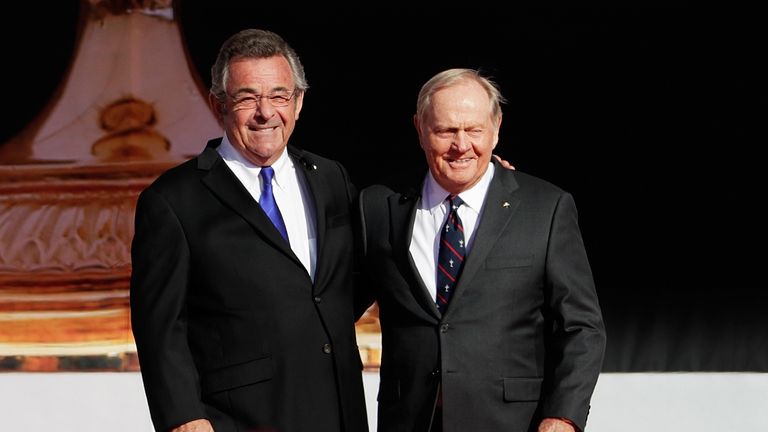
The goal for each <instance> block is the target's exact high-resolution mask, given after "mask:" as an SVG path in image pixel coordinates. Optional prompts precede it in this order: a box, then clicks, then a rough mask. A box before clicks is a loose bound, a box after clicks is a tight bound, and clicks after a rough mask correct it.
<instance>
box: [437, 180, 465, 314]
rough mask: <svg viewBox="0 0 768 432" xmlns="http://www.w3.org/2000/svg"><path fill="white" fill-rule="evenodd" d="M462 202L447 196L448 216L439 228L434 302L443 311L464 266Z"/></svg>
mask: <svg viewBox="0 0 768 432" xmlns="http://www.w3.org/2000/svg"><path fill="white" fill-rule="evenodd" d="M462 204H464V201H462V199H461V198H459V197H458V195H455V196H449V197H448V218H447V219H446V221H445V225H443V228H442V229H441V230H440V248H439V251H438V253H437V296H436V299H435V303H436V304H437V309H438V310H439V311H440V313H445V310H446V308H447V307H448V302H449V301H450V300H451V295H453V289H454V287H455V286H456V282H458V280H459V276H460V275H461V269H462V268H463V267H464V256H465V255H466V249H465V244H464V226H463V225H462V223H461V219H460V218H459V212H458V210H459V207H461V205H462Z"/></svg>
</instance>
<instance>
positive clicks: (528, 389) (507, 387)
mask: <svg viewBox="0 0 768 432" xmlns="http://www.w3.org/2000/svg"><path fill="white" fill-rule="evenodd" d="M541 381H542V378H504V402H532V401H537V400H539V399H540V398H541Z"/></svg>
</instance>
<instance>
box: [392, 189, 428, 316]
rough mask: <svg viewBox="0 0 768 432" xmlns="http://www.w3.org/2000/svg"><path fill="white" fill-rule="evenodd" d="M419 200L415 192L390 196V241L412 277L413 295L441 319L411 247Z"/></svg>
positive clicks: (405, 272)
mask: <svg viewBox="0 0 768 432" xmlns="http://www.w3.org/2000/svg"><path fill="white" fill-rule="evenodd" d="M418 202H419V199H418V195H417V194H416V193H415V192H409V193H405V194H402V195H392V196H390V197H389V211H390V215H389V216H390V221H392V223H391V225H390V230H391V231H390V233H389V235H390V241H391V243H392V251H393V254H395V259H396V261H397V262H398V265H400V266H403V268H405V269H407V271H404V272H403V274H404V275H406V277H407V278H409V279H410V281H409V283H408V286H410V287H411V290H412V294H413V297H414V298H415V299H416V301H417V302H418V303H419V305H420V306H421V307H422V308H423V309H424V310H425V311H426V312H427V313H428V314H430V315H432V316H433V317H435V318H437V319H439V318H440V312H439V311H438V310H437V306H436V305H435V302H434V300H433V299H432V297H431V296H430V294H429V290H428V289H427V287H426V286H425V285H424V281H423V280H422V279H421V275H420V274H419V272H418V270H417V269H416V264H415V263H414V262H413V258H412V257H411V252H410V249H409V248H410V243H411V235H412V233H413V224H414V222H415V220H416V208H417V204H418Z"/></svg>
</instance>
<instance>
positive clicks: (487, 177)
mask: <svg viewBox="0 0 768 432" xmlns="http://www.w3.org/2000/svg"><path fill="white" fill-rule="evenodd" d="M494 170H495V167H494V165H493V164H492V163H489V164H488V169H487V170H485V173H484V174H483V176H482V177H481V178H480V181H478V182H477V183H476V184H475V185H474V186H472V187H471V188H469V189H467V190H465V191H464V192H461V193H460V194H459V197H460V198H461V199H462V200H463V201H464V205H466V206H467V207H469V208H471V209H472V210H474V211H475V212H477V213H480V209H481V208H482V207H483V201H485V195H486V192H488V187H489V186H490V184H491V179H492V178H493V173H494ZM448 195H450V194H449V192H448V191H447V190H445V189H443V187H442V186H440V184H438V183H437V181H436V180H435V178H434V177H433V176H432V172H431V171H428V172H427V178H426V180H425V181H424V186H422V188H421V196H422V206H423V208H425V209H429V210H430V211H434V210H435V209H436V208H438V207H439V206H440V205H441V204H442V203H443V201H445V198H446V197H448Z"/></svg>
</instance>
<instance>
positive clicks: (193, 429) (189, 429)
mask: <svg viewBox="0 0 768 432" xmlns="http://www.w3.org/2000/svg"><path fill="white" fill-rule="evenodd" d="M171 432H214V430H213V426H212V425H211V422H209V421H208V420H206V419H197V420H192V421H191V422H188V423H184V424H183V425H181V426H177V427H175V428H173V429H171Z"/></svg>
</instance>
